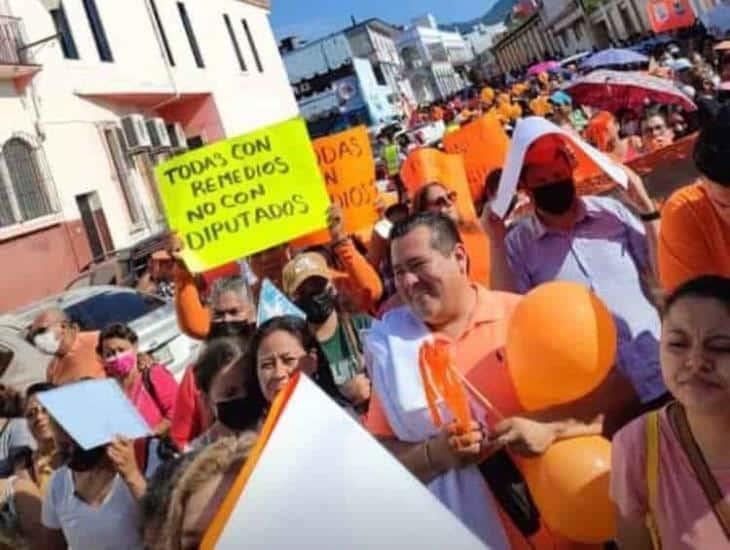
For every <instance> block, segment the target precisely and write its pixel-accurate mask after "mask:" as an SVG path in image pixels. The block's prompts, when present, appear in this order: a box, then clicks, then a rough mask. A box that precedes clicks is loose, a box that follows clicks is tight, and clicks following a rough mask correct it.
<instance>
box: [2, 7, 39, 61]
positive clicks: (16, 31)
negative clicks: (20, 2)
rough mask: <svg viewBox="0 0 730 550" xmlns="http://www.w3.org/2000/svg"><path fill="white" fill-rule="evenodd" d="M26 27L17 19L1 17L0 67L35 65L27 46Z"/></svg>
mask: <svg viewBox="0 0 730 550" xmlns="http://www.w3.org/2000/svg"><path fill="white" fill-rule="evenodd" d="M26 43H27V42H26V40H25V27H24V26H23V22H22V21H21V20H20V19H19V18H17V17H9V16H7V15H0V65H18V66H27V65H34V64H35V63H34V60H33V57H32V55H31V53H30V50H28V49H23V46H24V45H25V44H26Z"/></svg>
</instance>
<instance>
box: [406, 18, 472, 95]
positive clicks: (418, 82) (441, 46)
mask: <svg viewBox="0 0 730 550" xmlns="http://www.w3.org/2000/svg"><path fill="white" fill-rule="evenodd" d="M397 44H398V50H399V52H400V56H401V58H402V59H403V63H404V65H405V75H406V77H407V78H408V80H409V81H410V83H411V87H412V88H413V93H414V95H415V98H416V100H417V101H418V103H421V104H424V103H431V102H433V101H436V100H440V99H444V98H446V97H448V96H450V95H453V94H455V93H457V92H459V91H461V90H463V89H464V88H465V87H466V86H467V85H468V81H467V78H466V73H467V71H468V69H467V66H468V64H469V63H470V62H471V61H472V60H473V59H474V54H473V52H472V51H471V49H470V48H469V46H468V45H467V43H466V41H465V40H464V38H463V37H462V36H461V35H460V34H459V33H456V32H448V31H443V30H441V29H439V28H438V24H437V23H436V20H435V19H434V17H433V16H432V15H426V16H424V17H421V18H418V19H414V20H413V22H412V24H411V25H410V26H409V27H407V28H406V29H405V30H403V32H402V33H401V34H400V36H399V37H398V40H397Z"/></svg>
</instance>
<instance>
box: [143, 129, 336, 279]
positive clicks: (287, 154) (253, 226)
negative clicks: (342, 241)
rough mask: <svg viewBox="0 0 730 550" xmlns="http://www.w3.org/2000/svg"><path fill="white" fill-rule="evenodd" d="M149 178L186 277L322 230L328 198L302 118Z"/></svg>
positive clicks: (173, 162) (178, 161)
mask: <svg viewBox="0 0 730 550" xmlns="http://www.w3.org/2000/svg"><path fill="white" fill-rule="evenodd" d="M156 175H157V182H158V185H159V189H160V195H161V196H162V202H163V204H164V207H165V214H166V216H167V222H168V224H169V226H170V228H171V229H172V230H173V231H176V232H177V233H178V234H179V235H180V237H181V239H182V240H183V242H184V244H185V248H184V258H185V263H186V264H187V266H188V268H189V269H191V270H192V271H193V272H201V271H206V270H209V269H212V268H215V267H217V266H220V265H223V264H225V263H228V262H231V261H234V260H237V259H239V258H241V257H243V256H248V255H250V254H254V253H256V252H259V251H261V250H265V249H267V248H271V247H273V246H276V245H278V244H281V243H283V242H286V241H289V240H291V239H294V238H296V237H299V236H301V235H305V234H307V233H311V232H312V231H316V230H318V229H321V228H323V227H325V226H326V219H325V213H326V210H327V206H328V205H329V197H328V196H327V191H326V189H325V186H324V182H323V181H322V175H321V173H320V170H319V167H318V166H317V159H316V157H315V155H314V151H313V149H312V145H311V142H310V140H309V134H308V133H307V128H306V126H305V123H304V121H303V120H302V119H301V118H294V119H291V120H287V121H285V122H282V123H279V124H275V125H272V126H268V127H266V128H261V129H259V130H256V131H254V132H251V133H248V134H244V135H241V136H238V137H235V138H232V139H228V140H225V141H220V142H218V143H214V144H212V145H210V146H208V147H204V148H202V149H197V150H195V151H191V152H189V153H186V154H184V155H181V156H178V157H175V158H172V159H170V160H169V161H167V162H165V163H163V164H160V165H159V166H157V168H156Z"/></svg>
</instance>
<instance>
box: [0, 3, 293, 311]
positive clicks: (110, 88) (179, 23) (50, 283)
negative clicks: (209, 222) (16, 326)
mask: <svg viewBox="0 0 730 550" xmlns="http://www.w3.org/2000/svg"><path fill="white" fill-rule="evenodd" d="M268 7H269V6H268V2H267V1H265V0H207V1H206V2H200V1H195V0H185V1H176V0H124V1H123V2H122V1H119V0H63V2H59V1H53V0H5V5H3V3H1V2H0V31H5V32H0V37H5V42H3V38H0V89H2V92H1V93H0V119H1V120H2V121H3V124H2V125H0V151H1V152H2V156H1V158H0V199H2V200H0V202H2V203H3V205H5V206H0V261H3V260H11V259H12V261H13V265H15V266H17V267H16V268H15V269H13V270H12V271H10V272H8V271H7V270H6V271H5V273H4V275H3V288H4V289H6V290H10V291H11V292H6V293H4V294H5V296H4V297H3V298H0V310H6V309H8V308H12V307H15V306H17V305H20V304H23V303H26V302H28V301H30V300H33V299H36V298H39V297H42V296H44V295H47V294H49V293H52V292H57V291H59V290H62V289H63V288H64V287H65V285H66V284H67V283H68V282H69V280H70V279H72V278H73V277H74V276H75V275H76V274H77V273H78V272H79V271H80V270H82V269H84V267H86V266H87V265H88V264H90V263H91V262H93V261H95V260H99V259H101V258H103V257H105V256H108V255H109V254H111V253H112V252H113V251H115V250H119V249H124V248H128V247H132V246H135V245H138V244H139V243H141V242H145V241H146V240H148V239H150V238H154V237H155V236H156V235H157V236H159V235H160V234H161V233H163V232H164V231H165V224H164V219H163V213H162V207H161V204H160V200H159V195H158V193H157V189H156V183H155V180H154V174H153V172H154V166H155V164H157V163H158V162H160V161H162V160H164V159H165V158H167V157H168V156H169V155H170V154H173V153H174V152H176V151H182V150H184V149H185V148H187V147H196V146H200V145H202V144H205V143H209V142H213V141H217V140H219V139H223V138H225V137H231V136H234V135H237V134H240V133H243V132H246V131H249V130H253V129H255V128H257V127H260V126H263V125H267V124H271V123H274V122H277V121H280V120H284V119H286V118H289V117H292V116H296V114H297V108H296V102H295V101H294V98H293V95H292V93H291V88H290V87H289V85H288V81H287V78H286V73H285V71H284V67H283V64H282V62H281V57H280V55H279V52H278V49H277V45H276V41H275V39H274V36H273V33H272V31H271V28H270V25H269V21H268ZM8 29H10V30H8ZM11 31H12V32H11ZM56 33H58V34H59V35H60V36H59V38H58V39H49V40H46V41H44V42H42V43H41V44H38V45H33V43H35V42H37V41H40V40H44V39H48V38H49V37H52V36H53V35H55V34H56ZM7 37H13V38H12V39H8V38H7ZM29 44H30V45H31V47H26V46H27V45H29ZM3 69H4V70H3ZM130 115H136V116H132V117H130ZM153 119H158V120H156V121H153ZM45 265H49V266H53V269H52V270H49V269H44V266H45ZM8 294H10V296H8Z"/></svg>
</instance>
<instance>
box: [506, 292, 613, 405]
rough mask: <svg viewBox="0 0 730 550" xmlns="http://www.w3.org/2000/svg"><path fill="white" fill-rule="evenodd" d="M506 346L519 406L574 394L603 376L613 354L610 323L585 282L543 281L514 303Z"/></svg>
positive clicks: (589, 389)
mask: <svg viewBox="0 0 730 550" xmlns="http://www.w3.org/2000/svg"><path fill="white" fill-rule="evenodd" d="M506 351H507V365H508V367H509V371H510V375H511V377H512V381H513V383H514V385H515V389H516V391H517V396H518V397H519V400H520V402H521V403H522V406H523V407H525V409H527V410H529V411H537V410H542V409H546V408H548V407H552V406H554V405H561V404H564V403H570V402H572V401H575V400H576V399H580V398H581V397H583V396H585V395H587V394H589V393H590V392H592V391H593V390H594V389H596V388H597V387H598V386H599V385H600V384H601V382H603V380H604V379H605V378H606V376H607V375H608V373H609V371H610V370H611V367H612V366H613V364H614V359H615V357H616V325H615V323H614V321H613V317H612V316H611V313H610V312H609V311H608V309H607V308H606V306H605V305H604V303H603V302H602V301H601V300H600V299H599V298H598V297H597V296H596V295H595V294H594V293H593V292H591V291H590V290H589V289H588V288H586V287H585V286H583V285H580V284H578V283H572V282H567V281H555V282H551V283H546V284H544V285H540V286H539V287H537V288H535V289H534V290H532V291H530V292H529V293H528V294H527V295H526V296H525V297H524V298H523V299H522V301H521V302H520V303H519V305H518V306H517V308H516V309H515V312H514V314H513V315H512V319H511V321H510V326H509V329H508V331H507V346H506Z"/></svg>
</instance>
